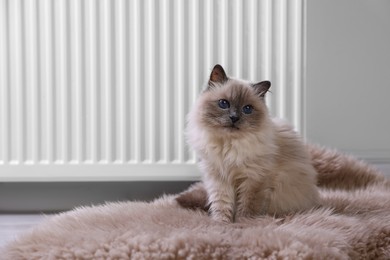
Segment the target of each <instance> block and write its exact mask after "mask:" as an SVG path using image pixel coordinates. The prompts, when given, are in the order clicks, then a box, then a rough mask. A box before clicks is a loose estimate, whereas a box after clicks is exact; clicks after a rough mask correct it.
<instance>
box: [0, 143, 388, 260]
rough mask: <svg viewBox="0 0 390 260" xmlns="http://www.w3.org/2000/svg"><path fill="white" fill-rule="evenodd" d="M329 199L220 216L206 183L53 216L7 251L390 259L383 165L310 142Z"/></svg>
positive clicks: (4, 254)
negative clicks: (215, 215) (301, 207)
mask: <svg viewBox="0 0 390 260" xmlns="http://www.w3.org/2000/svg"><path fill="white" fill-rule="evenodd" d="M308 148H309V149H310V152H311V154H312V159H313V165H314V166H315V168H316V169H317V170H318V172H319V177H318V185H319V187H320V189H321V200H322V206H321V207H319V208H316V209H312V210H310V211H307V212H301V213H296V214H291V215H288V216H284V217H281V218H274V217H273V216H261V217H258V218H256V219H240V222H238V223H232V224H223V223H217V222H214V221H213V220H212V219H211V218H210V217H209V216H208V213H207V211H206V210H205V202H206V192H205V190H204V189H203V186H202V184H201V183H198V184H195V185H194V186H192V187H190V188H189V189H188V190H186V191H184V192H183V193H181V194H177V195H168V196H163V197H161V198H158V199H156V200H155V201H152V202H134V201H130V202H120V203H118V202H117V203H107V204H105V205H101V206H93V207H84V208H78V209H75V210H72V211H69V212H66V213H62V214H59V215H57V216H54V217H50V218H48V219H47V220H45V221H44V223H42V224H41V225H38V226H37V227H35V228H34V229H32V230H31V231H29V232H27V233H24V234H22V235H21V236H20V237H19V238H18V239H17V240H15V241H12V242H11V243H9V244H8V245H6V246H5V247H4V248H3V249H2V250H0V251H1V252H0V258H1V259H15V260H17V259H390V184H389V181H388V180H387V179H386V178H385V177H383V175H382V174H381V173H379V172H378V171H377V170H376V169H374V168H372V167H371V166H369V165H367V164H365V163H363V162H360V161H358V160H356V159H354V158H352V157H349V156H346V155H343V154H340V153H338V152H336V151H331V150H328V149H324V148H320V147H317V146H309V147H308Z"/></svg>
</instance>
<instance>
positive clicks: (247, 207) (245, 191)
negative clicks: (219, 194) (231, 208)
mask: <svg viewBox="0 0 390 260" xmlns="http://www.w3.org/2000/svg"><path fill="white" fill-rule="evenodd" d="M248 182H249V181H248ZM270 192H272V191H270V190H269V189H262V188H259V186H257V185H254V183H245V184H243V185H242V187H241V189H239V191H238V194H237V213H236V217H237V218H240V217H256V216H259V215H263V214H266V213H267V211H268V208H269V203H270Z"/></svg>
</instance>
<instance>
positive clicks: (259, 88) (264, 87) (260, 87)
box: [253, 80, 271, 98]
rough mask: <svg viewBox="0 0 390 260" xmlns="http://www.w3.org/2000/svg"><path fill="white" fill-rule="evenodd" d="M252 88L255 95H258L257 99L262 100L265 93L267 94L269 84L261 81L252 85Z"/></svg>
mask: <svg viewBox="0 0 390 260" xmlns="http://www.w3.org/2000/svg"><path fill="white" fill-rule="evenodd" d="M253 87H254V88H255V90H256V93H257V94H258V95H259V97H261V98H264V96H265V93H267V92H268V90H269V88H270V87H271V82H270V81H268V80H266V81H261V82H259V83H256V84H254V85H253Z"/></svg>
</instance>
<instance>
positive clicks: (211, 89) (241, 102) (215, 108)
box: [194, 65, 271, 134]
mask: <svg viewBox="0 0 390 260" xmlns="http://www.w3.org/2000/svg"><path fill="white" fill-rule="evenodd" d="M270 86H271V82H269V81H262V82H259V83H255V84H252V83H249V82H247V81H243V80H238V79H232V78H229V77H228V76H227V75H226V73H225V71H224V69H223V68H222V66H221V65H215V67H214V68H213V70H212V72H211V74H210V79H209V82H208V85H207V87H206V89H205V90H204V91H203V92H202V93H201V95H200V96H199V99H198V102H197V103H196V105H195V106H196V107H194V109H195V110H196V113H197V115H196V117H197V121H198V123H200V124H201V126H202V127H204V128H207V129H208V130H210V131H213V132H215V133H217V134H218V132H220V133H221V134H238V133H245V132H253V131H256V130H259V129H260V128H261V126H262V124H263V123H264V122H266V121H267V119H268V110H267V107H266V105H265V102H264V97H265V94H266V93H267V91H268V90H269V88H270Z"/></svg>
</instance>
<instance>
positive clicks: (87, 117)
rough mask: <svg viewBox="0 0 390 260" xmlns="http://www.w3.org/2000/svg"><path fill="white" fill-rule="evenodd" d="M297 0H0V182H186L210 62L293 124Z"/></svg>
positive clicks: (299, 73) (300, 25) (300, 61)
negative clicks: (258, 89)
mask: <svg viewBox="0 0 390 260" xmlns="http://www.w3.org/2000/svg"><path fill="white" fill-rule="evenodd" d="M304 25H305V1H304V0H246V1H242V0H234V1H233V0H219V1H216V0H115V1H111V0H85V1H80V0H58V1H52V0H0V181H67V180H68V181H77V180H190V179H191V180H192V179H197V178H198V177H199V173H198V171H197V169H196V166H195V161H196V159H195V156H194V154H193V153H192V152H189V151H188V148H187V147H186V144H185V139H184V136H183V132H184V128H185V122H186V121H185V116H186V114H187V112H188V111H189V108H190V107H191V105H192V103H193V101H194V100H195V98H196V96H197V94H198V93H199V91H200V89H201V87H202V86H203V84H204V83H205V82H206V81H207V79H208V76H209V74H210V70H211V68H212V67H213V65H214V64H216V63H220V64H222V65H223V66H224V67H225V69H226V70H227V72H228V73H229V74H230V75H232V76H235V77H240V78H246V79H250V80H253V81H260V80H265V79H270V80H271V81H272V83H273V87H272V88H271V90H272V94H271V95H270V96H269V97H268V104H269V106H270V108H271V111H272V113H273V114H274V115H277V116H280V117H284V118H287V119H289V120H290V121H291V122H292V123H293V124H294V125H295V126H296V128H297V129H298V130H300V131H301V130H303V129H304V121H303V119H304V115H303V103H302V101H303V98H302V97H303V94H304V91H303V90H304V88H303V86H304V82H303V79H304V70H303V68H304V47H305V46H304V40H305V39H304V37H305V30H304V29H305V26H304Z"/></svg>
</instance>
